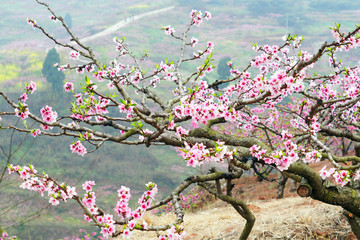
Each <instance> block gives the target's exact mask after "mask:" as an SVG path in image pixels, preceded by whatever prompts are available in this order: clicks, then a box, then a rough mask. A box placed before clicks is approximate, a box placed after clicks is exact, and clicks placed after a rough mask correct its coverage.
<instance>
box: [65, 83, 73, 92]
mask: <svg viewBox="0 0 360 240" xmlns="http://www.w3.org/2000/svg"><path fill="white" fill-rule="evenodd" d="M64 89H65V91H66V92H70V91H71V92H72V91H74V84H73V83H72V82H66V83H65V84H64Z"/></svg>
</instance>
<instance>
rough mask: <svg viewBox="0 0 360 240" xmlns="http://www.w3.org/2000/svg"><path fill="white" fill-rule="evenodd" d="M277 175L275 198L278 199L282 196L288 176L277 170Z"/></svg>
mask: <svg viewBox="0 0 360 240" xmlns="http://www.w3.org/2000/svg"><path fill="white" fill-rule="evenodd" d="M278 176H279V180H278V185H277V196H276V198H278V199H280V198H283V197H284V189H285V185H286V182H287V180H288V177H287V176H285V175H284V174H282V173H281V172H279V174H278Z"/></svg>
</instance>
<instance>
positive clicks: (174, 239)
mask: <svg viewBox="0 0 360 240" xmlns="http://www.w3.org/2000/svg"><path fill="white" fill-rule="evenodd" d="M185 234H186V232H185V231H184V228H183V227H182V226H181V225H176V224H174V225H173V226H171V228H170V229H168V230H166V235H165V236H164V235H160V236H159V240H181V239H183V237H184V236H185Z"/></svg>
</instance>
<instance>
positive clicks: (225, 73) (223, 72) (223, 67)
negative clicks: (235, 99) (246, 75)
mask: <svg viewBox="0 0 360 240" xmlns="http://www.w3.org/2000/svg"><path fill="white" fill-rule="evenodd" d="M230 60H231V58H230V57H223V58H222V59H220V61H219V64H218V66H217V73H218V74H219V76H220V78H221V79H227V78H228V77H229V76H230V67H229V66H228V65H227V63H228V62H229V61H230Z"/></svg>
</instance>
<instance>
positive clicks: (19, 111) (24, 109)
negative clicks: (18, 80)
mask: <svg viewBox="0 0 360 240" xmlns="http://www.w3.org/2000/svg"><path fill="white" fill-rule="evenodd" d="M35 90H36V84H35V83H34V82H33V81H31V82H30V83H29V84H28V83H26V84H25V92H24V93H23V94H22V95H21V96H20V97H19V103H18V107H17V108H15V110H14V111H15V116H17V117H20V118H21V119H22V120H25V119H26V118H28V117H29V114H30V111H29V108H28V106H27V104H26V101H27V99H28V94H33V93H34V92H35Z"/></svg>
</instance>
